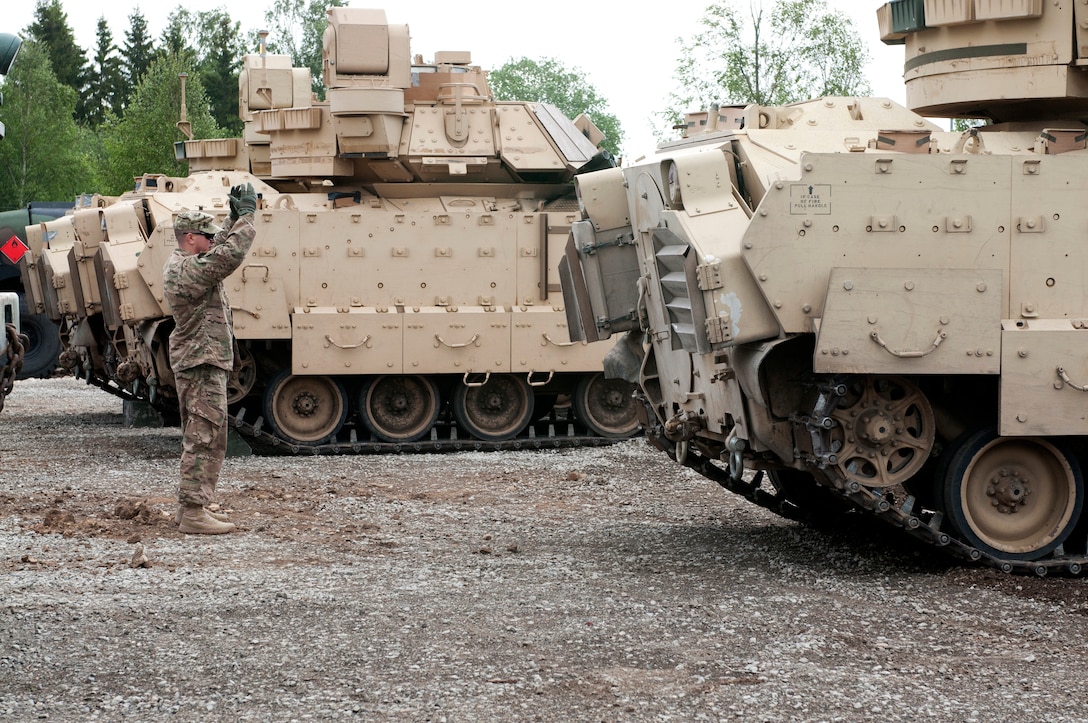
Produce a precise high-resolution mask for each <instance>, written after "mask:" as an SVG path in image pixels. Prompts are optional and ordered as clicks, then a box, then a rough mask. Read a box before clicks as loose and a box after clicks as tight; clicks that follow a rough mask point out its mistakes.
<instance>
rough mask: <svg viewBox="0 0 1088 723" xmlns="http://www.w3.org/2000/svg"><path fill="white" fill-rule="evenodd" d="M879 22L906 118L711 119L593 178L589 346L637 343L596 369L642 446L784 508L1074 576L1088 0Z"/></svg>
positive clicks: (1087, 307) (863, 110)
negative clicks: (637, 403)
mask: <svg viewBox="0 0 1088 723" xmlns="http://www.w3.org/2000/svg"><path fill="white" fill-rule="evenodd" d="M878 18H879V21H880V22H879V26H880V28H881V32H882V38H883V40H884V41H885V42H886V43H889V44H893V43H894V44H902V45H903V46H904V49H905V64H904V71H905V83H906V104H907V106H909V108H910V110H908V109H907V108H903V107H901V106H900V105H898V104H896V103H894V102H891V101H890V100H886V99H880V98H845V97H836V98H823V99H819V100H813V101H809V102H803V103H797V104H794V105H788V106H784V107H758V106H752V105H750V106H747V107H736V108H726V107H720V108H718V107H713V108H711V109H710V110H709V111H708V112H705V113H700V114H693V115H691V116H689V117H688V123H687V126H686V132H685V133H684V137H683V138H681V139H679V140H676V141H671V142H668V143H664V144H662V145H661V146H659V148H658V150H657V153H656V154H655V155H653V156H651V157H648V158H644V159H640V160H639V161H638V162H636V163H635V164H634V165H632V166H631V167H629V168H623V169H618V168H613V169H604V170H600V171H597V172H595V173H590V174H585V175H581V176H579V177H578V178H576V179H575V184H576V186H577V189H578V194H579V201H580V204H581V208H582V212H583V218H582V220H580V221H578V222H576V223H575V224H574V225H573V229H572V237H571V243H570V244H569V246H568V248H567V251H566V254H565V257H564V260H563V262H562V264H561V276H562V280H563V288H564V296H565V297H566V298H567V311H568V313H569V314H570V317H571V325H572V335H573V336H574V337H575V338H582V339H587V340H590V341H593V340H601V339H612V340H613V341H615V339H616V338H620V339H621V341H620V343H619V344H617V345H616V346H615V348H614V350H613V351H612V352H611V354H610V357H609V358H608V359H606V363H605V367H606V370H607V373H609V374H611V375H623V376H626V378H628V379H630V380H632V381H637V382H638V385H639V387H640V391H639V394H640V396H641V397H642V399H643V401H644V408H645V413H646V420H645V426H646V434H647V439H648V441H650V442H652V443H653V444H654V445H656V446H657V447H659V448H661V449H662V450H663V451H665V452H667V453H668V454H669V455H670V456H671V457H673V458H674V459H675V460H676V461H677V462H679V463H681V464H684V465H687V466H689V467H692V468H694V469H696V470H698V471H700V472H701V473H703V474H704V475H706V476H707V477H710V478H712V479H714V480H716V481H718V482H719V483H721V484H722V485H723V486H725V487H726V488H728V489H730V490H732V491H735V492H738V493H740V494H743V495H745V496H746V497H748V498H749V499H751V500H753V501H755V502H757V503H759V504H762V505H765V506H767V507H769V508H771V509H773V510H775V511H777V512H779V513H780V514H783V515H786V516H790V517H794V518H808V519H812V518H819V517H820V516H822V515H830V514H835V513H837V512H838V511H841V510H842V509H843V508H844V507H847V508H849V509H851V510H854V511H858V510H860V511H862V512H868V513H870V514H872V515H876V516H879V517H881V518H883V519H885V520H887V521H889V522H891V523H892V524H893V525H896V526H898V527H901V528H902V529H904V530H906V531H907V532H909V533H911V534H913V535H916V536H918V537H919V538H921V539H923V540H925V541H928V542H929V543H932V544H933V545H937V546H941V547H943V548H944V549H946V550H948V551H950V552H952V553H954V554H956V555H960V556H963V557H964V558H967V559H969V560H977V561H981V562H985V563H989V564H991V565H993V566H995V567H997V568H999V569H1002V570H1005V571H1032V572H1035V573H1037V574H1045V573H1047V572H1048V571H1054V572H1067V573H1074V574H1076V573H1079V572H1080V571H1081V570H1082V568H1083V566H1084V563H1085V562H1086V560H1088V554H1086V550H1085V543H1086V539H1085V538H1086V527H1088V525H1086V519H1085V518H1086V517H1088V512H1086V509H1085V504H1084V496H1085V487H1084V473H1083V470H1084V466H1085V451H1086V446H1085V441H1086V439H1088V436H1086V435H1088V291H1086V289H1088V205H1086V204H1085V194H1084V187H1085V185H1086V184H1088V150H1086V146H1085V143H1086V138H1088V127H1086V125H1085V122H1086V121H1088V5H1085V4H1084V3H1069V2H1049V1H1048V2H1043V1H1042V0H924V1H923V0H896V1H895V2H891V3H887V4H885V5H883V6H882V7H881V8H880V9H879V10H878ZM927 117H934V118H963V119H985V120H986V121H987V123H986V124H985V125H983V126H982V127H977V128H968V129H967V130H966V131H964V132H947V131H943V130H942V129H941V127H940V126H938V125H935V124H934V123H933V122H931V121H929V120H927ZM620 333H622V336H621V337H617V336H616V335H618V334H620Z"/></svg>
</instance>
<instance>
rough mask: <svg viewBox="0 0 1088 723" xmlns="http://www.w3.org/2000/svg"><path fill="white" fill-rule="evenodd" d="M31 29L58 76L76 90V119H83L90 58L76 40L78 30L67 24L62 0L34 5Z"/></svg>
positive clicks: (57, 77) (45, 1) (40, 2)
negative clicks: (75, 32)
mask: <svg viewBox="0 0 1088 723" xmlns="http://www.w3.org/2000/svg"><path fill="white" fill-rule="evenodd" d="M29 30H30V34H31V36H32V37H33V38H34V39H36V40H38V41H39V42H41V43H42V45H43V46H44V47H45V51H46V55H47V57H48V58H49V61H50V63H51V64H52V66H53V75H54V76H56V79H57V80H59V81H60V82H61V83H64V84H65V85H67V86H68V87H69V88H71V89H72V90H74V91H75V92H76V119H77V120H79V121H82V120H84V119H85V118H86V113H87V106H86V104H85V103H83V102H81V101H82V100H83V98H84V97H85V96H86V93H85V91H86V85H87V59H86V57H84V53H83V49H82V48H80V47H79V46H78V45H77V44H76V38H75V34H74V33H73V32H72V28H71V27H69V26H68V15H67V13H65V12H64V10H63V9H62V8H61V6H60V0H38V4H37V5H35V6H34V22H33V23H31V24H30V28H29Z"/></svg>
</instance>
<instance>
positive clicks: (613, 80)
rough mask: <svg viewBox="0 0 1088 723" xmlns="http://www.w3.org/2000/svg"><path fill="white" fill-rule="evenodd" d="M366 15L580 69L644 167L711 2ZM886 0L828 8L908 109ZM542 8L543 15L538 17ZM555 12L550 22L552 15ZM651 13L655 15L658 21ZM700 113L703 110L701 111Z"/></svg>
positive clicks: (83, 19) (483, 53) (878, 81)
mask: <svg viewBox="0 0 1088 723" xmlns="http://www.w3.org/2000/svg"><path fill="white" fill-rule="evenodd" d="M349 4H350V5H352V6H357V7H384V9H385V13H386V18H387V19H388V21H389V22H391V23H398V24H407V25H408V29H409V33H410V35H411V39H412V42H411V46H412V47H411V50H412V53H413V54H417V53H418V54H421V55H423V56H424V58H426V59H430V58H432V57H433V56H434V53H435V51H440V50H468V51H471V53H472V61H473V63H474V64H476V65H480V66H482V67H483V68H485V69H491V68H496V67H498V66H500V65H502V64H503V63H504V62H506V61H507V60H509V59H511V58H515V57H521V56H526V57H529V58H542V57H553V58H556V59H558V60H559V61H560V62H562V63H563V64H564V65H565V66H567V67H568V68H579V69H581V70H582V71H583V72H584V73H585V75H586V78H587V80H588V81H589V82H590V83H591V84H592V85H593V86H594V87H595V88H596V89H597V91H598V93H600V95H601V96H602V97H604V98H605V99H606V100H607V102H608V108H609V110H610V111H611V112H612V113H613V114H614V115H615V116H616V117H617V118H619V120H620V123H621V125H622V126H623V129H624V131H625V133H626V136H627V137H626V142H625V144H624V151H625V153H624V156H625V158H626V159H629V160H634V159H635V158H637V157H638V156H640V155H643V154H645V153H648V152H649V151H651V150H652V149H653V148H654V145H655V140H654V136H653V131H652V128H653V123H652V121H651V117H650V115H651V113H653V112H655V111H659V110H661V109H662V108H664V107H665V106H666V99H667V98H668V94H669V89H670V84H671V83H672V82H673V80H672V75H673V70H674V69H675V67H676V61H677V58H678V56H679V52H680V46H679V44H678V43H677V38H679V37H681V36H688V35H690V34H693V33H694V32H697V30H698V27H699V26H698V21H699V18H701V17H702V15H703V11H704V10H705V9H706V7H707V5H708V4H710V0H669V1H668V2H663V3H656V4H646V5H642V7H643V8H646V9H647V10H638V9H637V8H636V4H635V3H631V4H627V3H622V4H621V3H618V2H615V3H612V2H610V3H604V2H571V1H570V0H548V1H547V2H540V3H513V2H509V0H504V1H503V2H499V1H498V0H475V1H474V2H471V3H451V2H449V0H408V2H397V3H387V4H384V5H383V4H382V3H380V2H365V1H364V0H351V2H350V3H349ZM881 4H882V3H881V2H880V1H879V0H828V5H829V6H831V7H833V8H835V9H837V10H841V11H842V12H844V13H845V14H846V15H847V16H849V17H850V18H851V19H853V21H854V25H855V28H856V29H857V31H858V33H859V34H860V35H861V37H862V39H863V40H864V41H865V42H866V43H867V45H868V47H869V55H870V65H869V72H868V78H869V85H870V86H871V88H872V90H873V95H875V96H880V97H888V98H891V99H892V100H894V101H896V102H899V103H902V102H903V98H904V91H903V81H902V75H903V48H902V46H886V45H884V44H883V43H881V42H880V38H879V36H878V32H877V23H876V9H877V7H879V6H880V5H881ZM5 5H6V6H7V7H6V8H5V11H4V13H3V22H2V25H0V32H8V33H16V34H18V33H21V31H22V30H23V29H24V28H25V27H26V26H27V25H29V24H30V23H31V22H33V20H34V6H35V2H34V0H14V2H12V0H8V1H7V2H6V3H5ZM61 5H62V7H63V8H64V11H65V12H66V13H67V15H68V24H69V26H70V27H71V28H72V29H73V31H74V32H75V35H76V42H77V43H79V45H80V46H81V47H83V48H84V49H86V50H88V53H91V52H93V49H94V44H95V28H96V26H97V23H98V18H99V17H103V16H104V17H105V18H106V21H107V23H108V24H109V27H110V30H111V31H112V33H113V37H114V42H115V43H117V44H119V45H120V44H122V43H123V42H124V34H125V31H126V30H127V27H128V16H129V15H131V14H132V12H133V10H135V9H136V8H139V9H140V10H141V11H142V13H143V15H144V17H145V18H146V19H147V22H148V26H149V28H150V31H151V35H152V37H153V38H155V39H157V38H158V36H159V34H160V33H161V31H162V29H163V27H164V26H165V24H166V18H167V16H168V15H169V14H170V11H171V9H172V8H174V7H176V6H177V4H176V3H173V2H162V1H161V0H158V1H156V0H143V2H140V1H139V0H109V1H108V2H106V3H95V2H87V0H61ZM271 5H272V0H230V2H227V1H226V0H186V2H185V3H184V6H185V7H186V8H188V9H189V10H191V11H194V12H198V11H206V10H215V9H218V8H228V9H229V12H230V13H231V14H232V16H233V17H234V18H235V19H236V20H238V21H240V22H241V24H242V28H243V30H259V29H261V28H262V27H263V25H264V14H265V11H266V9H267V8H269V7H271ZM534 7H535V8H539V9H537V10H533V8H534ZM544 9H546V10H547V11H548V12H544ZM649 9H652V11H650V10H649ZM693 110H694V109H693Z"/></svg>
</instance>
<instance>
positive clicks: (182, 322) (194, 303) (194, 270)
mask: <svg viewBox="0 0 1088 723" xmlns="http://www.w3.org/2000/svg"><path fill="white" fill-rule="evenodd" d="M201 215H207V214H201ZM209 218H210V217H209ZM179 220H181V221H182V222H183V223H186V224H189V223H191V221H190V220H187V219H181V217H180V216H179ZM175 230H177V226H175ZM194 233H200V232H198V231H194ZM255 235H256V229H254V227H253V216H252V215H250V214H246V215H245V216H242V217H241V218H240V219H238V220H237V221H235V223H234V225H233V226H232V227H231V229H230V230H229V231H225V230H221V231H220V232H219V233H218V234H216V236H215V238H214V239H213V240H212V247H211V249H209V250H208V251H207V253H203V254H190V253H186V252H185V251H182V250H181V249H175V250H174V252H173V253H172V254H171V255H170V258H169V259H167V261H166V265H165V266H164V267H163V272H162V276H163V292H164V293H165V294H166V300H167V301H168V302H169V303H170V310H171V312H172V313H173V315H174V331H173V332H171V334H170V366H171V368H173V370H174V373H175V374H176V373H177V372H179V371H184V370H186V369H192V368H193V367H195V366H197V365H198V364H210V365H212V366H215V367H219V368H220V369H226V370H228V371H229V370H230V368H231V366H232V365H233V363H234V332H233V331H232V329H231V317H230V305H229V304H228V303H227V297H226V292H225V291H224V290H223V279H225V278H227V277H228V276H230V274H231V273H232V272H233V271H234V270H235V269H237V268H238V267H239V266H240V265H241V263H242V260H243V259H245V257H246V254H247V253H249V247H250V246H251V245H253V237H254V236H255Z"/></svg>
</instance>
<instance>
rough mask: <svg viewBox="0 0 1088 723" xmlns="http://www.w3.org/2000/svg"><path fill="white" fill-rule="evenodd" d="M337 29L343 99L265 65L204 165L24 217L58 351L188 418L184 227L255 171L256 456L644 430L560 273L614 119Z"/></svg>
mask: <svg viewBox="0 0 1088 723" xmlns="http://www.w3.org/2000/svg"><path fill="white" fill-rule="evenodd" d="M328 19H329V25H328V28H327V30H326V33H325V36H324V73H323V80H324V84H325V86H326V99H325V100H323V101H318V100H315V99H314V98H313V96H312V93H311V79H310V74H309V71H308V70H304V69H299V68H292V67H291V62H290V60H289V58H288V57H287V56H279V55H272V54H268V53H266V52H264V50H263V49H262V51H261V52H260V53H257V54H252V55H247V56H246V57H245V58H244V64H243V70H242V72H241V77H240V80H239V114H240V116H241V118H242V120H243V121H244V122H245V134H244V137H243V138H227V139H192V138H190V140H186V141H182V142H180V143H179V144H178V145H177V149H176V150H177V153H178V154H179V156H182V157H184V158H185V159H187V160H188V162H189V168H190V172H191V173H190V175H189V176H187V177H183V178H173V177H165V176H157V175H145V176H143V177H142V178H138V179H137V180H136V184H135V189H134V190H133V191H130V192H128V193H125V194H124V195H123V196H121V197H119V198H101V197H96V198H94V199H92V201H91V202H90V203H89V204H86V205H84V206H83V207H80V208H76V209H75V210H74V211H73V212H72V213H71V214H70V215H68V216H66V217H65V218H62V219H57V220H55V221H51V222H47V223H42V224H39V225H36V226H32V227H28V228H27V234H28V238H29V240H30V246H31V254H29V258H28V260H27V261H26V262H25V263H24V266H23V272H24V282H25V286H26V288H27V289H28V290H29V292H30V296H31V298H32V299H33V300H34V302H35V303H36V304H37V305H38V308H39V309H40V310H42V311H45V312H47V313H48V314H49V315H50V316H51V317H52V318H54V319H56V320H57V321H58V322H59V323H61V324H62V325H63V326H64V339H65V344H66V348H65V351H64V352H63V353H62V355H61V361H62V363H63V364H66V365H67V366H68V367H70V368H72V369H74V370H75V371H76V372H77V373H78V374H79V375H81V376H84V377H86V378H87V379H88V381H91V382H93V383H96V384H99V385H101V386H103V387H105V388H107V389H109V390H111V391H113V392H114V393H117V394H119V395H121V396H126V397H129V398H132V399H135V400H146V401H150V402H151V403H152V404H154V405H155V406H156V407H158V408H160V409H162V410H165V411H169V410H170V409H171V407H172V406H173V407H174V408H176V395H175V390H174V380H173V375H172V373H171V371H170V367H169V363H168V359H167V351H166V350H167V338H168V335H169V332H170V330H171V328H172V319H171V316H170V309H169V307H168V304H167V302H166V300H165V299H164V297H163V292H162V268H163V264H164V262H165V261H166V259H167V257H168V256H169V254H170V253H171V251H172V250H173V249H174V247H175V245H176V244H175V241H174V234H173V230H172V223H173V218H174V217H175V216H176V214H177V213H178V212H180V211H183V210H196V209H199V210H203V211H206V212H210V213H212V214H215V215H217V216H219V217H221V218H223V219H224V220H225V217H226V216H227V214H228V211H229V206H228V192H229V190H230V188H231V186H232V185H235V184H239V183H252V184H253V185H254V187H255V188H256V190H257V191H258V193H259V197H260V200H259V203H258V209H257V212H256V217H255V225H256V229H257V236H256V240H255V242H254V244H253V248H252V251H251V253H250V257H249V258H248V259H247V260H246V261H245V262H244V263H243V264H242V266H241V267H240V268H239V270H238V271H237V272H236V273H235V274H234V275H233V276H231V277H230V278H229V279H227V281H226V282H225V288H226V291H227V294H228V296H229V298H230V303H231V311H232V314H233V319H234V329H235V333H236V336H237V340H238V348H237V353H236V358H237V364H236V366H237V368H236V370H235V372H234V374H233V376H232V378H231V383H230V400H229V401H230V404H231V410H232V414H234V424H235V426H236V427H237V428H238V429H239V430H240V431H242V432H243V433H244V434H247V435H249V436H250V438H251V439H253V440H255V441H257V442H260V443H261V446H262V447H264V446H268V445H278V446H280V448H281V449H285V450H290V451H295V452H299V451H303V452H313V453H317V452H351V451H355V452H360V451H381V450H386V449H394V450H398V451H399V450H402V449H403V450H409V449H426V450H436V449H456V448H461V447H462V445H467V446H471V447H474V448H478V449H479V448H496V447H502V446H523V445H536V446H541V445H544V444H547V445H549V446H551V445H558V444H595V443H604V442H608V441H610V440H614V439H617V438H622V437H626V436H629V435H631V434H634V433H636V432H637V431H638V419H637V416H636V411H637V405H636V403H635V402H634V400H633V399H632V397H631V394H630V392H631V390H632V387H631V386H630V385H629V384H628V383H627V382H625V381H622V380H610V379H605V378H604V376H603V375H602V374H601V359H602V357H603V355H604V353H605V352H606V351H607V349H603V348H601V347H600V345H589V344H586V343H581V342H572V341H571V340H570V338H569V334H568V331H567V326H566V315H565V310H564V309H563V306H562V295H561V291H560V285H559V279H558V272H557V263H558V259H559V257H560V256H561V255H562V251H563V246H564V243H565V241H566V237H567V235H568V233H569V229H570V224H571V223H572V222H573V221H574V220H576V217H577V203H576V200H575V197H574V194H573V185H572V182H571V181H572V178H573V177H574V175H575V174H576V173H579V172H584V171H587V170H593V169H597V168H604V167H611V166H614V165H615V162H614V161H613V160H612V158H611V156H609V155H608V154H607V153H604V152H602V151H599V150H598V148H597V146H596V144H597V143H599V142H600V140H602V137H601V135H600V132H599V131H598V130H597V129H596V127H595V126H593V124H592V122H591V121H590V120H589V119H588V118H585V117H579V118H578V119H575V120H574V121H572V120H570V119H569V118H567V117H565V116H564V115H563V114H561V113H560V112H559V111H558V110H557V109H555V108H554V107H551V106H548V105H546V104H541V103H527V102H496V101H494V100H493V98H492V96H491V93H490V91H489V89H488V86H487V77H486V73H485V72H484V71H482V70H481V69H480V68H479V67H477V66H474V65H472V64H471V58H470V56H469V54H468V53H466V52H440V53H437V54H436V55H435V57H434V61H433V62H429V63H424V62H423V59H422V57H421V56H418V55H417V56H415V57H414V58H413V57H410V53H409V36H408V27H407V26H406V25H395V24H390V23H388V22H387V21H386V17H385V13H384V11H381V10H366V9H358V8H333V9H331V10H330V11H329V13H328ZM182 88H183V91H184V85H183V86H182ZM182 97H183V98H184V92H183V96H182ZM183 102H184V101H183ZM179 127H180V128H181V129H182V130H183V131H187V130H188V128H187V123H186V120H185V112H184V110H183V112H182V122H181V123H179ZM557 400H560V401H565V400H569V407H568V409H567V411H566V413H564V414H562V415H557V413H556V412H555V410H554V409H553V408H554V407H555V406H556V402H557ZM559 406H560V407H563V406H564V405H563V404H560V405H559Z"/></svg>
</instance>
